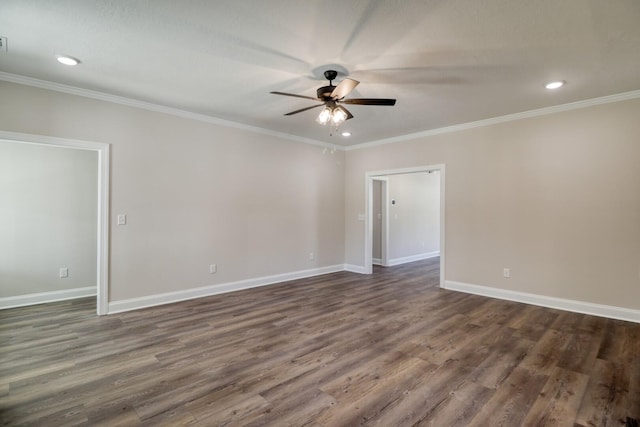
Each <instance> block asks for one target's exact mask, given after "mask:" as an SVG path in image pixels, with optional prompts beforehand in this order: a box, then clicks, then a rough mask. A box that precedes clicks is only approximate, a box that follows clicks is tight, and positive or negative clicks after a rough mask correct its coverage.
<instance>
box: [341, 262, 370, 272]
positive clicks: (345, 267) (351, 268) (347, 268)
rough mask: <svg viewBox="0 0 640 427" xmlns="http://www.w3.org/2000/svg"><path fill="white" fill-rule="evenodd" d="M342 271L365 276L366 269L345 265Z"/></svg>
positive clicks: (359, 266)
mask: <svg viewBox="0 0 640 427" xmlns="http://www.w3.org/2000/svg"><path fill="white" fill-rule="evenodd" d="M344 271H348V272H350V273H358V274H367V270H366V268H364V267H363V266H361V265H355V264H345V265H344Z"/></svg>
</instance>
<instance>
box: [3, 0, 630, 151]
mask: <svg viewBox="0 0 640 427" xmlns="http://www.w3.org/2000/svg"><path fill="white" fill-rule="evenodd" d="M0 35H1V36H4V37H7V39H8V51H7V52H5V53H0V71H3V72H5V73H11V74H17V75H21V76H26V77H32V78H36V79H41V80H46V81H50V82H55V83H62V84H65V85H71V86H75V87H79V88H83V89H90V90H95V91H100V92H105V93H108V94H113V95H119V96H124V97H127V98H131V99H135V100H141V101H147V102H151V103H156V104H160V105H163V106H169V107H174V108H178V109H183V110H186V111H189V112H194V113H200V114H205V115H208V116H212V117H216V118H220V119H224V120H229V121H233V122H237V123H241V124H245V125H249V126H254V127H260V128H264V129H267V130H269V131H272V132H281V133H285V134H289V135H293V136H296V137H299V138H306V139H312V140H316V141H321V142H328V143H332V144H338V145H352V144H358V143H363V142H370V141H376V140H381V139H387V138H393V137H398V136H402V135H406V134H411V133H417V132H422V131H427V130H431V129H437V128H441V127H445V126H450V125H455V124H460V123H467V122H472V121H476V120H481V119H487V118H492V117H498V116H502V115H506V114H511V113H518V112H523V111H529V110H533V109H538V108H542V107H549V106H554V105H559V104H565V103H569V102H574V101H580V100H585V99H591V98H596V97H601V96H605V95H611V94H617V93H623V92H628V91H633V90H638V89H640V1H638V0H610V1H604V0H561V1H559V0H536V1H531V0H484V1H479V0H431V1H429V0H419V1H410V0H387V1H360V0H322V1H315V0H304V1H300V0H251V1H249V0H233V1H231V0H229V1H222V0H218V1H207V0H200V1H196V0H192V1H174V0H146V1H143V0H137V1H131V0H111V1H109V0H102V1H99V0H67V1H64V0H55V1H52V0H3V1H2V3H1V4H0ZM55 54H68V55H72V56H75V57H77V58H79V59H80V60H81V61H82V64H81V65H79V66H76V67H73V68H70V67H65V66H63V65H60V64H58V63H57V62H56V61H55V58H54V56H55ZM328 68H334V69H336V70H338V71H339V72H340V75H339V77H338V80H340V79H341V78H343V77H345V76H349V77H350V78H353V79H356V80H359V81H360V85H359V86H358V87H357V88H356V89H355V90H354V91H353V92H352V94H351V95H350V97H365V98H373V97H382V98H397V100H398V101H397V104H396V106H395V107H373V106H360V105H352V106H349V109H350V110H351V112H352V113H353V115H354V116H355V118H354V119H352V120H349V121H347V122H346V123H345V124H343V125H342V126H341V128H342V130H349V131H351V132H352V133H353V135H352V136H351V137H349V138H344V137H341V136H336V135H335V134H334V136H330V135H329V129H328V128H327V127H323V126H320V125H319V124H317V123H316V122H315V117H316V116H317V114H318V112H319V111H318V110H317V109H316V110H311V111H307V112H303V113H300V114H297V115H294V116H289V117H285V116H284V115H283V114H284V113H286V112H289V111H292V110H296V109H299V108H303V107H306V106H310V105H313V101H308V100H304V99H299V98H290V97H283V96H276V95H271V94H269V92H270V91H283V92H293V93H299V94H303V95H308V96H315V90H316V88H318V87H319V86H323V85H324V84H325V83H326V81H324V80H323V77H322V72H323V71H324V70H326V69H328ZM555 79H563V80H566V81H567V82H568V84H567V85H566V86H565V87H564V88H562V89H560V90H558V91H553V92H552V91H548V90H545V89H544V88H543V85H544V83H545V82H547V81H550V80H555Z"/></svg>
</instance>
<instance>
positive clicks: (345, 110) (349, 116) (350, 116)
mask: <svg viewBox="0 0 640 427" xmlns="http://www.w3.org/2000/svg"><path fill="white" fill-rule="evenodd" d="M340 108H341V109H342V110H343V111H344V112H345V113H347V118H346V119H345V120H349V119H353V114H351V111H349V110H347V109H346V108H344V106H342V105H341V106H340Z"/></svg>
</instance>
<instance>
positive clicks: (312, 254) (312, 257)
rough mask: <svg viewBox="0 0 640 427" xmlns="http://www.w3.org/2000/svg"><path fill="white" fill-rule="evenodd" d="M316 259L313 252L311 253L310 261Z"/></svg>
mask: <svg viewBox="0 0 640 427" xmlns="http://www.w3.org/2000/svg"><path fill="white" fill-rule="evenodd" d="M314 259H316V255H315V254H314V253H313V252H309V261H313V260H314Z"/></svg>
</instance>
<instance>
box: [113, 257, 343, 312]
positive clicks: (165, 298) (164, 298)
mask: <svg viewBox="0 0 640 427" xmlns="http://www.w3.org/2000/svg"><path fill="white" fill-rule="evenodd" d="M344 270H345V266H344V265H342V264H340V265H331V266H328V267H320V268H312V269H309V270H301V271H295V272H292V273H283V274H275V275H272V276H264V277H257V278H255V279H246V280H239V281H236V282H229V283H219V284H216V285H210V286H203V287H199V288H192V289H185V290H183V291H175V292H167V293H163V294H156V295H149V296H144V297H139V298H132V299H127V300H122V301H113V302H110V303H109V314H112V313H121V312H123V311H130V310H138V309H141V308H146V307H154V306H157V305H163V304H171V303H174V302H179V301H185V300H190V299H194V298H202V297H207V296H211V295H217V294H223V293H227V292H234V291H240V290H243V289H250V288H256V287H259V286H267V285H273V284H276V283H282V282H286V281H289V280H297V279H304V278H306V277H313V276H319V275H322V274H329V273H336V272H339V271H344Z"/></svg>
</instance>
